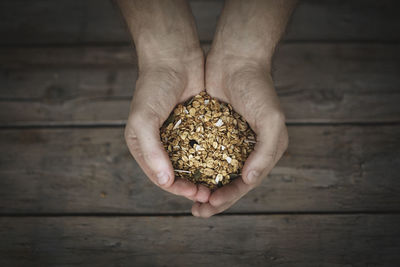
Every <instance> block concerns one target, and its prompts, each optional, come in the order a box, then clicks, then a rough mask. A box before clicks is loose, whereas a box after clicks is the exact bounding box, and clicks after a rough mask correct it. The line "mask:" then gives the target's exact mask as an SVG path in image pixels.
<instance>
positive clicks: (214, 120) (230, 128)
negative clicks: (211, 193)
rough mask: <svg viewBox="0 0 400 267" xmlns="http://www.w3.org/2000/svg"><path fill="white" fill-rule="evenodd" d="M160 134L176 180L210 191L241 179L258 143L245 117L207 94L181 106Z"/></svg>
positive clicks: (201, 94)
mask: <svg viewBox="0 0 400 267" xmlns="http://www.w3.org/2000/svg"><path fill="white" fill-rule="evenodd" d="M160 132H161V134H160V135H161V141H162V143H163V145H164V147H165V149H166V151H167V152H168V154H169V157H170V159H171V161H172V165H173V167H174V170H175V174H176V176H178V177H182V178H185V179H187V180H189V181H191V182H193V183H195V184H204V185H205V186H207V187H209V188H211V189H215V188H218V187H221V186H223V185H225V184H228V183H229V182H231V181H232V180H233V179H235V178H237V177H239V176H240V175H241V169H242V167H243V164H244V162H245V160H246V159H247V157H248V156H249V154H250V152H251V151H252V150H253V149H254V145H255V143H256V137H255V134H254V132H253V131H252V130H251V128H250V127H249V125H248V124H247V122H246V121H245V120H244V119H243V117H242V116H240V115H239V114H238V113H237V112H235V111H234V110H233V109H232V106H231V105H230V104H226V103H223V102H220V101H218V100H217V99H215V98H212V97H211V96H209V95H208V94H207V93H206V92H201V93H200V94H199V95H196V96H195V97H193V98H191V99H190V100H189V101H187V102H186V103H184V104H183V105H182V104H179V105H178V106H177V107H176V108H175V109H174V111H173V112H172V113H171V115H170V117H169V118H168V119H167V120H166V121H165V123H164V125H163V126H162V127H161V129H160Z"/></svg>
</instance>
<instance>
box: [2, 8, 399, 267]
mask: <svg viewBox="0 0 400 267" xmlns="http://www.w3.org/2000/svg"><path fill="white" fill-rule="evenodd" d="M190 3H191V6H192V9H193V13H194V15H195V17H196V19H197V23H198V29H199V35H200V39H201V40H202V42H203V47H204V49H205V51H207V50H208V48H209V44H210V43H209V41H210V40H211V39H212V36H213V33H214V27H215V25H216V21H217V18H218V14H219V12H220V10H221V8H222V5H223V2H222V1H220V0H217V1H211V0H195V1H190ZM399 7H400V4H399V2H398V1H395V0H381V1H377V0H366V1H357V0H347V1H346V0H324V1H314V0H304V1H300V3H299V5H298V7H297V9H296V11H295V13H294V15H293V18H292V20H291V22H290V24H289V27H288V31H287V35H286V36H285V38H284V41H283V44H282V45H281V46H280V47H279V49H278V52H277V55H276V57H275V59H274V71H273V74H274V80H275V84H276V87H277V92H278V94H279V96H280V99H281V102H282V106H283V108H284V110H285V113H286V117H287V123H288V129H289V139H290V144H289V148H288V151H287V152H286V153H285V155H284V156H283V158H282V160H281V161H280V162H279V163H278V165H277V166H276V167H275V168H274V169H273V170H272V172H271V174H270V175H269V177H268V178H267V179H266V180H265V181H264V182H263V184H262V185H261V186H260V187H258V188H256V189H254V190H253V191H251V192H250V193H249V194H248V195H246V196H245V197H244V198H243V199H241V200H240V201H239V202H237V203H236V204H235V205H234V206H233V207H232V208H231V209H229V210H227V211H226V212H225V213H224V214H222V215H217V216H214V217H212V218H210V219H207V220H204V219H198V218H194V217H192V216H191V214H190V207H191V202H190V201H189V200H186V199H183V198H181V197H177V196H174V195H171V194H169V193H166V192H163V191H162V190H161V189H159V188H158V187H156V186H155V185H153V184H152V183H151V182H150V181H149V180H148V179H147V177H145V175H144V174H143V172H142V171H141V170H140V168H139V167H138V165H137V163H136V162H135V161H134V160H133V158H132V157H131V156H130V154H129V152H128V150H127V148H126V145H125V142H124V140H123V127H124V124H125V121H126V118H127V115H128V107H129V102H130V99H131V96H132V93H133V90H134V82H135V79H136V78H137V67H136V58H135V54H134V52H133V48H132V47H131V46H130V45H129V43H130V39H129V36H128V34H127V31H126V29H125V26H124V23H123V22H122V19H121V18H120V15H119V12H118V10H117V9H116V8H115V6H114V5H113V4H112V2H110V1H107V0H84V1H69V0H56V1H53V0H38V1H27V0H17V1H15V0H3V1H0V36H1V38H0V149H1V153H0V238H1V242H0V266H71V265H79V266H93V265H95V266H133V265H134V266H205V265H216V266H307V267H308V266H329V267H333V266H334V267H337V266H346V267H349V266H357V267H358V266H360V267H361V266H385V267H386V266H390V267H391V266H393V267H394V266H396V267H397V266H399V265H400V256H399V255H400V227H399V226H398V225H399V223H400V217H399V216H400V179H399V178H400V175H399V173H400V167H399V166H400V137H399V136H400V104H399V103H400V90H399V89H400V75H399V73H400V52H399V51H400V50H399V48H400V47H399V41H400V34H399V32H400V16H398V10H399Z"/></svg>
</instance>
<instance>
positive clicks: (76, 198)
mask: <svg viewBox="0 0 400 267" xmlns="http://www.w3.org/2000/svg"><path fill="white" fill-rule="evenodd" d="M399 136H400V127H399V126H398V125H394V126H390V125H388V126H290V127H289V139H290V145H289V149H288V151H287V153H286V154H285V156H284V157H283V158H282V159H281V161H280V162H279V163H278V165H277V166H276V167H275V168H274V169H273V171H272V173H271V174H270V176H269V177H268V178H267V179H266V180H264V182H263V183H262V185H261V186H260V187H258V188H256V189H254V190H253V191H252V192H250V193H249V194H248V195H246V196H245V197H244V198H243V199H242V200H241V201H239V202H238V203H237V204H236V205H235V206H234V207H233V208H232V209H230V210H228V211H229V212H245V213H252V212H319V211H334V212H339V211H340V212H342V211H345V212H358V211H388V212H389V211H398V209H399V207H400V180H399V179H398V177H399V176H398V172H399V166H400V154H399V153H398V151H399V149H400V139H399V138H398V137H399ZM0 147H1V148H2V153H0V213H3V214H8V213H17V214H18V213H19V214H23V213H103V212H106V213H120V212H121V213H132V214H138V213H152V214H159V213H181V212H190V208H191V202H190V201H189V200H186V199H183V198H181V197H178V196H174V195H171V194H170V193H166V192H164V191H162V190H161V189H159V188H158V187H157V186H155V185H154V184H152V183H151V182H150V181H149V180H148V179H147V177H146V176H145V175H144V174H143V172H142V171H141V170H140V168H139V166H138V165H137V163H136V162H135V161H134V160H133V158H132V157H131V156H130V154H129V152H128V150H127V148H126V145H125V142H124V139H123V128H122V127H116V128H102V127H97V128H75V129H68V128H61V129H57V128H54V129H16V130H12V129H8V130H7V129H3V130H1V131H0Z"/></svg>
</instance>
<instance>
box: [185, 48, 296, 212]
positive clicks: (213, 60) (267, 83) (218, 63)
mask: <svg viewBox="0 0 400 267" xmlns="http://www.w3.org/2000/svg"><path fill="white" fill-rule="evenodd" d="M206 88H207V92H208V93H209V94H210V95H211V96H213V97H216V98H218V99H220V100H222V101H224V102H227V103H230V104H231V105H232V107H233V108H234V109H235V110H236V111H237V112H238V113H240V114H241V115H242V116H243V117H244V118H245V119H246V120H247V122H248V123H249V125H250V127H251V128H252V129H253V130H254V132H255V133H256V134H257V143H256V146H255V149H254V151H253V152H252V153H251V154H250V156H249V158H248V159H247V161H246V162H245V164H244V167H243V169H242V177H241V178H237V179H235V180H234V181H233V182H232V183H230V184H228V185H225V186H223V187H222V188H219V189H217V190H216V191H214V192H213V193H212V194H211V196H210V197H209V202H208V203H198V202H197V203H195V204H194V205H193V207H192V214H193V215H194V216H199V217H205V218H207V217H210V216H212V215H214V214H216V213H220V212H222V211H224V210H226V209H228V208H229V207H231V206H232V205H233V204H234V203H235V202H236V201H238V200H239V199H240V198H241V197H243V196H244V195H245V194H247V193H248V192H249V191H250V190H252V189H253V188H255V187H256V186H258V185H259V184H260V183H261V182H262V180H263V178H264V177H265V176H266V175H267V174H268V173H269V172H270V171H271V169H272V168H273V167H274V166H275V164H276V163H277V162H278V160H279V159H280V158H281V156H282V154H283V153H284V151H285V150H286V148H287V146H288V133H287V129H286V126H285V117H284V114H283V112H282V109H281V107H280V104H279V99H278V97H277V95H276V92H275V89H274V86H273V82H272V78H271V75H270V66H269V64H264V63H262V62H260V61H258V60H256V59H249V58H242V57H235V56H232V55H230V56H228V57H225V56H219V55H218V54H217V55H213V54H212V53H211V54H210V55H209V56H208V57H207V63H206Z"/></svg>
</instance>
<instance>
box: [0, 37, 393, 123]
mask: <svg viewBox="0 0 400 267" xmlns="http://www.w3.org/2000/svg"><path fill="white" fill-rule="evenodd" d="M208 48H209V46H208V45H205V46H204V49H205V50H206V51H207V50H208ZM399 48H400V47H399V45H377V44H371V45H362V44H313V43H307V44H284V45H282V46H281V47H280V48H279V50H278V52H277V55H276V58H275V60H274V78H275V82H276V86H277V91H278V94H279V96H280V99H281V102H282V106H283V108H284V110H285V113H286V117H287V121H288V122H289V123H292V122H296V123H302V122H306V123H307V122H322V123H327V122H329V123H336V122H339V123H340V122H370V123H371V122H398V121H400V106H399V105H398V103H399V102H400V91H399V90H398V88H399V87H400V78H399V76H398V72H399V70H400V52H399V51H400V49H399ZM136 77H137V67H136V60H135V55H134V54H133V53H132V48H131V47H127V46H113V47H75V48H71V47H58V48H55V47H48V48H2V49H0V84H1V87H2V89H1V90H0V102H1V105H0V124H3V125H15V124H44V125H46V124H51V123H53V124H54V123H56V124H57V123H59V124H82V123H83V124H85V123H86V124H91V123H96V122H97V123H112V122H121V121H122V122H123V121H125V120H126V118H127V114H128V110H129V103H130V100H131V95H132V93H133V90H134V86H135V80H136ZM21 106H24V111H23V112H21Z"/></svg>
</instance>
